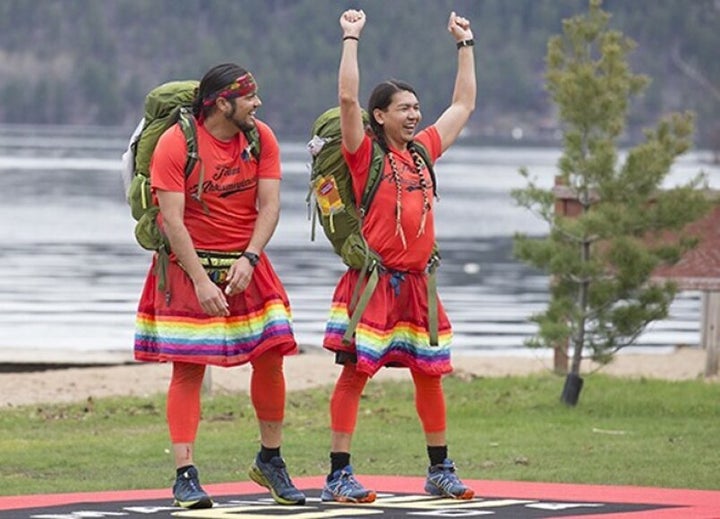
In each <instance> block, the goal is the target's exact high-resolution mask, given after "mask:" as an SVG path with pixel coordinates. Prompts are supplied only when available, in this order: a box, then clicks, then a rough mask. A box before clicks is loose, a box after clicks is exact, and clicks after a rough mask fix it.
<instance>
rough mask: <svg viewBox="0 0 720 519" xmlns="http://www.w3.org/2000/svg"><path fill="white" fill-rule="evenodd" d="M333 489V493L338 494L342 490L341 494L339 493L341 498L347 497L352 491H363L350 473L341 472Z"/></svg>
mask: <svg viewBox="0 0 720 519" xmlns="http://www.w3.org/2000/svg"><path fill="white" fill-rule="evenodd" d="M343 483H344V484H343ZM334 487H335V488H333V489H332V491H333V492H339V491H340V490H342V492H340V493H339V495H341V496H349V495H350V494H352V492H353V491H354V490H363V487H362V485H360V483H359V482H358V481H357V480H356V479H355V476H353V475H352V474H351V473H350V472H341V473H340V477H339V478H338V480H337V482H336V483H335V485H334Z"/></svg>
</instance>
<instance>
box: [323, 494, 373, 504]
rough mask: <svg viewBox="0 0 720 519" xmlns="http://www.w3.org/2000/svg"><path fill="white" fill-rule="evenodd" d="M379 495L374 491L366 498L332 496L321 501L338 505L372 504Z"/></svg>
mask: <svg viewBox="0 0 720 519" xmlns="http://www.w3.org/2000/svg"><path fill="white" fill-rule="evenodd" d="M376 497H377V494H375V492H374V491H370V492H369V493H368V495H366V496H365V497H346V496H331V497H330V498H325V497H321V498H320V500H321V501H323V502H325V503H327V502H332V501H334V502H336V503H372V502H374V501H375V498H376Z"/></svg>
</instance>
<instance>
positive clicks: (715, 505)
mask: <svg viewBox="0 0 720 519" xmlns="http://www.w3.org/2000/svg"><path fill="white" fill-rule="evenodd" d="M360 479H361V481H362V483H363V484H364V485H365V486H366V487H367V488H373V489H375V490H376V491H377V492H378V498H377V500H376V501H375V502H374V503H372V504H360V505H354V504H340V503H323V502H321V501H320V498H319V496H320V490H321V489H322V485H323V478H322V477H320V476H318V477H305V478H295V479H294V481H295V484H296V485H297V486H298V488H300V489H302V490H303V491H305V493H306V495H307V496H308V500H307V503H306V504H305V505H304V506H292V507H291V506H280V505H277V504H275V502H274V501H272V499H271V498H270V495H269V493H268V492H267V491H265V489H263V488H262V487H259V486H258V485H256V484H254V483H252V482H242V483H223V484H208V485H204V487H205V490H206V491H208V492H209V493H210V494H211V495H212V496H213V499H214V501H215V506H214V507H213V508H211V509H205V510H183V509H181V508H175V507H172V506H171V505H172V503H171V498H170V490H169V489H162V490H129V491H112V492H82V493H70V494H44V495H39V494H33V495H25V496H5V497H2V496H0V517H1V518H8V519H11V518H12V519H15V518H33V519H90V518H92V519H101V518H133V519H135V518H140V517H143V518H147V519H156V518H171V517H186V518H198V519H200V518H208V519H261V518H262V519H267V518H273V517H288V518H293V519H323V518H361V517H377V518H382V519H389V518H399V517H412V518H432V517H445V518H447V517H451V518H465V517H486V516H487V517H492V518H493V519H510V518H512V519H526V518H527V519H554V518H562V519H571V518H576V519H651V518H652V519H670V518H672V519H719V518H720V491H710V490H683V489H666V488H646V487H621V486H609V485H607V486H601V485H569V484H555V483H528V482H518V481H513V482H510V481H483V480H475V481H470V480H465V482H466V483H467V484H469V485H470V486H472V487H473V488H474V489H475V492H476V494H477V496H478V497H476V498H475V499H473V500H471V501H454V500H451V499H437V498H433V497H430V496H428V495H426V494H425V493H424V491H423V484H424V478H408V477H388V476H361V477H360Z"/></svg>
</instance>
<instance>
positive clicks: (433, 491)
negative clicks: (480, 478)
mask: <svg viewBox="0 0 720 519" xmlns="http://www.w3.org/2000/svg"><path fill="white" fill-rule="evenodd" d="M425 492H427V493H428V494H430V495H431V496H435V497H448V498H450V499H459V500H463V501H467V500H468V499H472V498H473V497H475V491H474V490H472V489H470V488H468V489H467V490H465V492H463V493H462V494H460V495H457V496H456V495H455V494H450V493H449V492H445V491H444V490H443V489H441V488H439V487H436V486H432V487H425Z"/></svg>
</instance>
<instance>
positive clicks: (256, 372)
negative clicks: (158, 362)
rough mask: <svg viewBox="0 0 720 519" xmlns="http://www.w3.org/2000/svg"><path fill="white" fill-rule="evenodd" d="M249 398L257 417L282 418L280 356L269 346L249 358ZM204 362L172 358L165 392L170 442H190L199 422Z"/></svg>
mask: <svg viewBox="0 0 720 519" xmlns="http://www.w3.org/2000/svg"><path fill="white" fill-rule="evenodd" d="M251 364H252V368H253V370H252V375H251V377H250V398H251V400H252V403H253V407H254V408H255V415H256V416H257V418H258V420H261V421H267V422H282V420H283V418H284V416H285V376H284V374H283V356H282V355H281V354H280V353H279V352H278V351H277V349H272V350H268V351H267V352H265V353H263V354H262V355H260V356H259V357H257V358H256V359H253V360H252V361H251ZM204 375H205V365H204V364H191V363H188V362H174V363H173V370H172V379H171V380H170V387H169V389H168V394H167V422H168V428H169V429H170V439H171V441H172V443H193V442H194V441H195V436H196V435H197V429H198V425H199V423H200V390H201V389H202V381H203V376H204Z"/></svg>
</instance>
